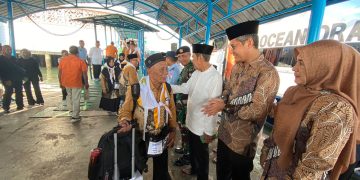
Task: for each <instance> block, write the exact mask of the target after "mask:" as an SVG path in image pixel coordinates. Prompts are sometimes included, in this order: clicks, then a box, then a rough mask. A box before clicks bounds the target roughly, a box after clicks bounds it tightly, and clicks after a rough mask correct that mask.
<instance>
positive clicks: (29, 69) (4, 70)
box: [0, 45, 44, 113]
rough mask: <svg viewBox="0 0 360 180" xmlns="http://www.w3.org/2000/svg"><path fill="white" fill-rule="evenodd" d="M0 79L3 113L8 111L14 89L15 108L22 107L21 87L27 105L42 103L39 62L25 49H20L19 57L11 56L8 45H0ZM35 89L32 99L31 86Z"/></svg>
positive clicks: (41, 79)
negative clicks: (2, 89)
mask: <svg viewBox="0 0 360 180" xmlns="http://www.w3.org/2000/svg"><path fill="white" fill-rule="evenodd" d="M0 52H1V54H0V80H1V82H2V85H3V87H4V89H5V92H4V94H3V95H2V93H0V94H1V95H2V108H3V109H4V112H5V113H10V104H11V100H12V95H13V93H14V91H15V102H16V106H17V108H16V109H17V110H22V109H24V100H23V88H24V89H25V93H26V98H27V101H28V104H29V106H34V105H36V104H38V105H44V99H43V97H42V94H41V90H40V85H39V81H43V78H42V74H41V71H40V68H39V63H38V62H37V60H36V59H34V58H32V57H31V52H30V51H29V50H27V49H22V50H21V51H20V54H19V57H15V56H12V54H11V53H12V48H11V47H10V46H9V45H4V46H0ZM31 85H32V86H33V88H34V91H35V97H36V99H34V97H33V94H32V88H31Z"/></svg>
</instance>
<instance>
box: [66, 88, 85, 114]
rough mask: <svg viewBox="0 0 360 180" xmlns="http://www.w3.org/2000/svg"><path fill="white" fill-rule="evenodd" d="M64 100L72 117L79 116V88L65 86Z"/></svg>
mask: <svg viewBox="0 0 360 180" xmlns="http://www.w3.org/2000/svg"><path fill="white" fill-rule="evenodd" d="M66 92H67V96H66V102H67V107H68V110H69V111H70V112H72V114H71V117H72V118H80V98H81V88H66Z"/></svg>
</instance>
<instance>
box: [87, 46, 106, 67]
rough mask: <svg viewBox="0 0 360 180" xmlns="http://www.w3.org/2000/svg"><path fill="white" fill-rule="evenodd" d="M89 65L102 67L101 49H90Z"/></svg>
mask: <svg viewBox="0 0 360 180" xmlns="http://www.w3.org/2000/svg"><path fill="white" fill-rule="evenodd" d="M89 57H90V59H91V63H92V64H94V65H102V60H103V50H102V49H101V48H97V47H92V48H91V49H90V52H89Z"/></svg>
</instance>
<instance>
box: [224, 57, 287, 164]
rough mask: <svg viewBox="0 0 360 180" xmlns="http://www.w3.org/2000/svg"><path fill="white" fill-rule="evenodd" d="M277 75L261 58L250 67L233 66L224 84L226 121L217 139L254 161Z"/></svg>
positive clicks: (246, 65)
mask: <svg viewBox="0 0 360 180" xmlns="http://www.w3.org/2000/svg"><path fill="white" fill-rule="evenodd" d="M279 81H280V80H279V75H278V73H277V71H276V69H275V68H274V66H273V65H272V64H271V63H270V62H269V61H267V60H265V59H264V56H263V55H261V56H260V57H259V58H258V60H256V61H253V62H251V63H250V64H244V63H239V64H235V65H234V67H233V69H232V72H231V76H230V81H229V82H227V83H226V84H225V89H224V91H223V94H222V96H223V97H225V99H226V100H225V103H226V106H225V109H224V112H225V120H223V121H222V122H221V124H220V127H219V139H220V140H221V141H223V142H224V143H225V144H226V145H227V146H228V147H229V148H230V149H231V150H232V151H234V152H236V153H238V154H241V155H243V156H247V157H249V158H254V156H255V153H256V145H257V142H256V137H257V135H258V133H259V131H260V130H261V128H262V126H263V125H264V122H265V118H266V116H267V114H268V113H269V111H270V107H271V106H272V103H273V101H274V99H275V96H276V93H277V91H278V89H279Z"/></svg>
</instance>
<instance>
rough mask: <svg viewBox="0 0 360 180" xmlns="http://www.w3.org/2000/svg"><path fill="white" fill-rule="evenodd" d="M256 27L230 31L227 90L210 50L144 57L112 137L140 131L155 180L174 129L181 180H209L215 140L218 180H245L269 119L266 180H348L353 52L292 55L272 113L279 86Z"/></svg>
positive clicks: (352, 153) (311, 49) (344, 48)
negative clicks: (184, 177)
mask: <svg viewBox="0 0 360 180" xmlns="http://www.w3.org/2000/svg"><path fill="white" fill-rule="evenodd" d="M258 26H259V22H258V21H248V22H243V23H240V24H237V25H235V26H232V27H230V28H228V29H226V34H227V37H228V39H229V41H230V46H231V48H232V52H233V55H234V57H235V61H236V64H235V65H234V67H233V69H232V72H231V76H230V79H228V80H227V81H225V82H223V78H222V76H221V75H220V74H219V73H218V72H217V71H216V70H215V68H214V66H213V65H211V64H210V63H209V60H210V55H211V53H212V50H213V47H212V46H210V45H205V44H193V45H192V53H191V52H190V48H189V47H187V46H184V47H180V48H179V49H178V50H177V51H176V52H167V53H156V54H153V55H151V56H149V57H148V58H147V59H146V60H145V66H146V68H147V72H148V76H145V77H143V78H142V79H140V80H139V81H138V82H136V83H135V84H133V83H131V84H128V85H127V92H126V95H125V102H124V104H123V105H122V107H121V108H120V110H119V116H118V121H119V125H120V127H121V129H120V130H119V131H118V132H119V133H126V132H129V131H130V129H131V128H132V127H133V126H134V123H133V122H134V121H135V122H136V123H135V124H136V125H135V128H136V129H137V130H138V132H140V133H139V134H142V135H141V136H142V140H143V142H144V143H143V144H144V146H145V147H146V149H148V150H147V155H148V157H152V158H153V168H152V169H153V179H155V180H162V179H170V176H169V173H168V149H169V148H170V147H172V146H173V145H174V139H175V133H176V128H180V132H181V137H182V139H181V141H182V147H181V148H179V149H176V150H175V151H177V152H181V153H183V154H184V156H183V157H181V158H180V159H178V160H177V161H176V162H175V165H178V166H182V165H186V164H190V167H189V168H184V169H182V172H183V173H185V174H188V175H195V176H197V179H200V180H201V179H208V178H209V177H208V176H209V146H208V144H209V143H210V142H212V141H213V140H214V139H215V138H218V142H217V159H216V176H217V179H218V180H223V179H224V180H229V179H250V173H251V171H252V170H253V168H254V162H253V160H254V158H255V155H256V150H257V145H258V142H259V140H260V138H259V137H260V136H261V133H260V132H262V129H263V126H264V123H265V119H266V116H268V115H269V114H273V116H274V119H275V120H274V121H275V123H274V127H273V130H272V132H271V133H270V136H269V137H268V138H266V139H265V141H264V146H263V147H262V149H261V157H260V164H261V166H262V167H263V173H262V177H261V178H262V179H349V178H350V176H351V174H352V172H353V170H354V167H355V166H356V163H357V162H358V160H359V159H356V149H357V148H356V144H357V142H359V141H358V139H359V136H358V132H357V129H358V115H359V112H358V109H357V108H358V104H359V102H360V99H359V97H360V96H359V95H358V92H360V91H359V89H358V88H359V87H360V81H359V79H358V75H359V68H360V67H359V66H360V64H359V60H360V54H359V52H357V51H356V50H354V49H353V48H351V47H350V46H348V45H345V44H342V43H340V42H337V41H332V40H321V41H318V42H315V43H312V44H310V45H307V46H304V47H299V48H296V49H295V52H296V53H295V57H296V65H295V66H294V67H293V71H294V75H295V83H296V84H297V85H296V86H293V87H290V88H289V89H288V90H287V91H286V93H285V95H284V97H283V99H282V100H281V101H280V102H279V103H278V104H274V99H275V96H276V94H277V91H278V89H279V84H280V79H279V75H278V72H277V70H276V69H275V67H274V66H273V64H272V63H271V62H269V61H268V60H267V59H265V57H264V55H263V54H262V53H261V52H260V50H259V49H258V43H259V39H258V35H257V33H258ZM190 59H192V60H190ZM177 61H179V62H180V63H177ZM180 64H181V66H180ZM181 67H182V69H181ZM136 89H140V93H139V94H138V96H136V95H135V94H136ZM271 112H272V113H271ZM219 113H222V114H223V119H222V120H221V121H220V124H219V125H218V124H217V118H218V114H219ZM176 121H177V123H176ZM163 144H164V145H165V146H163ZM154 149H156V150H157V151H154Z"/></svg>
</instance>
